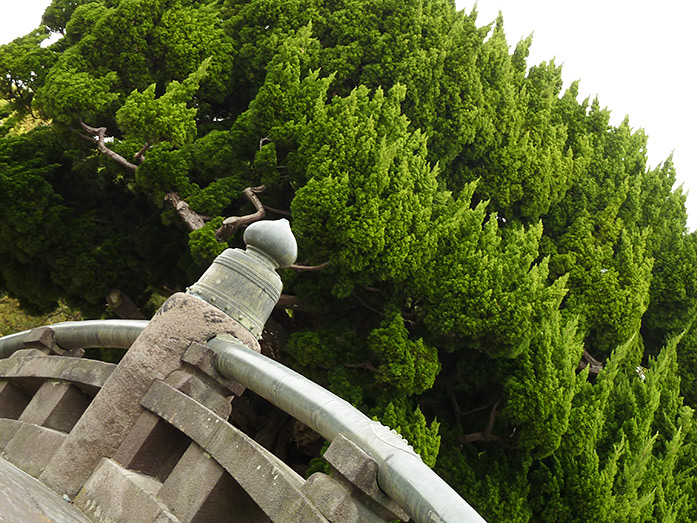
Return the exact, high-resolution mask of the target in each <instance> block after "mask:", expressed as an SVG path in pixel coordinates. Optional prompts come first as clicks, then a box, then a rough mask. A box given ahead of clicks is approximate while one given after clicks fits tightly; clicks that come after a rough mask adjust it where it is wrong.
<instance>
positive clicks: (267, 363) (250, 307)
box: [0, 220, 484, 523]
mask: <svg viewBox="0 0 697 523" xmlns="http://www.w3.org/2000/svg"><path fill="white" fill-rule="evenodd" d="M244 238H245V242H246V243H247V249H246V250H245V251H242V250H240V249H227V250H226V251H224V252H223V253H222V254H221V255H220V256H218V258H216V260H215V261H214V262H213V264H212V265H211V266H210V267H209V268H208V270H207V271H206V272H205V273H204V274H203V275H202V276H201V278H200V279H199V281H198V282H196V283H195V284H194V285H192V286H191V287H190V288H189V289H188V290H187V292H186V293H177V294H174V295H173V296H171V297H170V298H169V299H168V300H167V301H166V302H165V303H164V304H163V305H162V307H161V308H160V309H159V310H158V311H157V313H156V314H155V315H154V317H153V318H152V319H151V320H150V321H149V322H145V321H130V320H128V321H122V320H116V321H85V322H74V323H63V324H56V325H52V326H50V327H43V328H38V329H33V330H31V331H28V332H24V333H19V334H15V335H12V336H7V337H5V338H2V339H0V452H1V453H2V457H3V458H5V459H6V460H7V461H9V462H11V463H13V464H14V465H16V466H18V467H19V468H21V469H22V470H24V471H25V472H27V473H29V474H31V475H32V476H34V477H35V478H38V479H39V480H40V481H41V482H42V483H43V484H44V485H45V486H47V487H49V488H50V489H52V490H53V491H54V492H56V493H58V494H59V495H61V496H62V497H63V498H68V499H71V500H73V501H74V503H75V505H76V506H77V507H78V508H80V509H81V510H82V511H83V512H84V513H85V514H86V515H87V516H88V517H89V518H91V519H92V520H93V521H100V522H101V521H104V522H106V521H109V522H123V523H133V522H138V523H164V522H171V523H179V522H181V523H184V522H193V521H195V522H196V523H205V522H208V521H210V522H216V523H218V522H224V521H240V522H245V523H247V522H257V521H259V522H268V521H274V522H279V523H285V522H289V523H290V522H298V523H307V522H318V523H325V522H334V523H350V522H352V523H357V522H368V523H370V522H376V523H377V522H390V521H395V520H402V521H409V520H410V519H413V520H415V521H416V522H418V523H428V522H433V523H436V522H447V523H475V522H477V523H478V522H482V521H484V520H483V519H482V518H481V517H480V516H479V515H478V514H477V513H476V511H475V510H474V509H472V508H471V507H470V506H469V505H468V504H467V502H466V501H464V500H463V499H462V498H461V497H460V496H459V495H458V494H457V493H456V492H455V491H454V490H453V489H452V488H451V487H450V486H448V485H447V484H446V483H445V482H444V481H443V480H442V479H441V478H440V477H439V476H438V475H436V474H435V473H434V472H433V471H432V470H431V469H430V468H428V467H427V466H426V465H425V464H424V463H423V461H422V460H421V458H420V457H419V456H418V455H417V454H416V453H415V452H414V450H413V449H412V448H411V447H410V446H409V445H408V444H407V443H406V441H404V440H403V439H402V438H401V436H399V435H398V434H397V433H396V432H393V431H390V430H389V429H388V428H387V427H384V426H383V425H381V424H380V423H378V422H376V421H373V420H370V419H369V418H367V417H366V416H364V415H363V414H362V413H361V412H360V411H358V410H357V409H355V408H354V407H353V406H352V405H350V404H349V403H348V402H346V401H344V400H342V399H341V398H339V397H337V396H335V395H334V394H332V393H331V392H329V391H327V390H326V389H324V388H322V387H320V386H319V385H317V384H315V383H313V382H312V381H310V380H308V379H306V378H304V377H303V376H301V375H300V374H298V373H296V372H294V371H293V370H291V369H288V368H287V367H285V366H283V365H281V364H280V363H278V362H276V361H273V360H271V359H269V358H267V357H265V356H262V355H261V354H259V353H260V349H261V348H260V345H259V341H258V340H259V338H260V337H261V335H262V331H263V328H264V324H265V323H266V320H267V319H268V317H269V315H270V314H271V312H272V310H273V309H274V307H275V305H276V303H277V301H278V298H279V296H280V293H281V289H282V282H281V279H280V277H279V276H278V274H277V273H276V269H277V268H278V267H285V266H288V265H289V264H292V263H293V262H294V260H295V257H296V253H297V246H296V244H295V239H294V237H293V235H292V233H291V231H290V226H289V224H288V222H287V221H285V220H278V221H276V222H256V223H254V224H252V225H250V226H249V227H248V228H247V229H246V231H245V234H244ZM91 347H105V348H110V347H117V348H124V349H128V350H127V352H126V353H125V355H124V357H123V359H122V360H121V361H120V362H119V364H118V365H113V364H108V363H103V362H98V361H90V360H86V359H83V358H82V357H81V356H82V355H83V354H84V349H86V348H91ZM1 358H4V359H1ZM246 388H249V389H250V390H252V391H254V392H255V393H256V394H258V395H259V396H261V397H263V398H265V399H266V400H268V401H269V402H271V403H272V404H273V405H275V406H276V407H277V408H279V409H280V410H282V411H284V412H285V413H287V414H289V415H290V416H292V417H294V418H295V419H296V420H298V421H299V422H300V423H301V424H304V425H306V426H307V427H309V428H310V429H312V430H313V431H314V432H315V433H318V434H319V435H321V436H322V437H324V438H325V439H326V440H328V441H330V442H331V444H330V445H329V447H328V449H327V450H326V452H325V453H324V458H325V460H326V461H327V462H328V464H329V469H330V473H329V474H324V473H319V472H318V473H315V474H313V475H312V476H310V477H309V478H308V479H307V480H305V479H304V478H303V477H301V476H300V475H299V474H298V473H297V472H296V471H295V470H294V469H293V468H291V467H290V466H289V465H287V464H286V463H285V462H284V461H283V460H281V459H280V458H279V457H277V456H275V455H274V454H273V453H271V452H270V451H269V450H267V449H266V448H264V447H263V446H262V445H261V444H260V443H258V442H257V441H255V440H254V439H252V438H251V437H249V436H248V435H247V434H245V433H244V432H243V431H242V430H241V429H240V428H238V427H237V426H235V425H234V424H231V423H229V422H228V420H229V419H231V416H232V418H233V419H237V420H238V422H237V423H238V424H239V419H244V413H243V411H244V409H245V408H246V407H245V402H244V400H238V401H233V400H234V398H236V397H238V396H240V395H241V394H242V392H243V391H244V390H245V389H246ZM236 415H237V416H238V417H237V418H236V417H235V416H236ZM240 416H241V418H240Z"/></svg>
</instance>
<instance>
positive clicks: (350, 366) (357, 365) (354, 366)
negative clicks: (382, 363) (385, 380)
mask: <svg viewBox="0 0 697 523" xmlns="http://www.w3.org/2000/svg"><path fill="white" fill-rule="evenodd" d="M343 365H344V367H346V368H348V369H365V370H368V371H370V372H372V373H373V374H382V372H380V369H377V368H376V367H375V366H374V365H373V364H372V363H370V362H369V361H365V362H363V363H344V364H343Z"/></svg>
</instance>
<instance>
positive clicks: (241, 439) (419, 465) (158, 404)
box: [0, 320, 483, 522]
mask: <svg viewBox="0 0 697 523" xmlns="http://www.w3.org/2000/svg"><path fill="white" fill-rule="evenodd" d="M147 324H148V322H147V321H136V320H97V321H84V322H70V323H62V324H56V325H52V326H50V329H51V331H53V333H54V336H53V343H54V344H55V345H56V346H58V347H60V348H62V349H66V350H76V349H85V348H91V347H118V348H128V347H130V346H131V344H132V343H133V342H134V341H135V340H136V338H137V337H138V335H139V334H140V333H141V332H142V330H143V329H144V328H145V326H146V325H147ZM36 337H37V336H36V332H35V331H26V332H23V333H18V334H14V335H11V336H7V337H5V338H0V356H1V357H4V358H9V356H11V355H12V354H14V353H15V352H17V351H20V350H22V349H24V348H25V347H26V346H27V345H26V344H27V343H29V344H30V345H31V343H32V342H33V343H36V342H35V341H32V340H33V339H34V338H36ZM207 345H208V347H209V348H210V349H211V350H212V351H213V352H214V353H215V355H216V356H215V360H216V366H217V370H219V371H220V373H221V374H222V375H223V376H225V378H228V379H230V380H234V382H236V383H238V384H239V385H241V386H243V387H246V388H249V389H250V390H252V391H254V392H256V393H257V394H259V395H260V396H262V397H263V398H265V399H266V400H268V401H270V402H271V403H273V404H274V405H276V406H277V407H279V408H281V409H282V410H284V411H285V412H287V413H289V414H290V415H292V416H293V417H295V418H296V419H297V420H299V421H301V422H302V423H304V424H305V425H307V426H308V427H310V428H311V429H313V430H314V431H316V432H317V433H319V434H320V435H321V436H322V437H324V438H325V439H327V440H329V441H331V442H334V441H339V442H340V445H336V446H335V449H339V450H335V452H334V453H341V448H343V449H344V452H353V453H358V454H360V455H363V454H365V455H366V456H367V458H368V462H374V463H375V468H376V471H375V474H376V477H375V480H376V482H377V484H376V485H372V487H373V488H375V487H377V486H379V490H376V491H375V492H372V493H370V492H368V493H364V497H366V498H370V496H371V495H372V497H373V498H375V497H378V501H380V502H382V504H386V503H385V502H386V501H387V500H386V499H384V497H383V499H379V496H378V495H379V494H380V493H381V492H380V491H384V493H385V494H386V495H387V496H388V497H389V498H391V499H392V500H394V501H395V502H396V503H397V504H398V505H399V506H400V507H402V508H403V509H404V511H405V512H406V514H401V517H402V518H403V519H404V518H405V516H406V515H408V516H410V517H411V518H413V520H414V521H417V522H430V521H434V522H435V521H443V522H469V521H472V522H475V521H483V520H482V518H481V517H480V516H479V515H478V514H477V513H476V512H475V511H474V510H473V509H472V508H471V507H470V506H469V505H468V504H467V503H466V502H465V501H464V500H463V499H462V498H461V497H460V496H459V495H458V494H457V493H455V492H454V491H453V490H452V489H451V488H450V487H449V486H448V485H447V484H446V483H445V482H443V480H442V479H441V478H440V477H439V476H437V475H436V474H435V473H434V472H433V471H432V470H431V469H430V468H428V467H427V466H426V465H425V464H424V463H423V462H422V461H421V459H420V457H419V456H418V455H417V454H415V453H414V452H413V450H412V449H411V447H409V446H408V445H407V444H406V442H404V440H403V439H402V438H401V437H400V436H399V435H397V434H396V433H395V432H393V431H390V430H389V429H388V428H386V427H384V426H383V425H381V424H380V423H378V422H376V421H373V420H370V419H369V418H367V417H366V416H365V415H364V414H362V413H361V412H360V411H358V410H357V409H355V408H354V407H353V406H352V405H350V404H349V403H347V402H346V401H344V400H343V399H341V398H339V397H337V396H335V395H334V394H333V393H331V392H329V391H327V390H326V389H324V388H322V387H320V386H319V385H317V384H315V383H313V382H312V381H310V380H308V379H306V378H304V377H303V376H302V375H300V374H298V373H296V372H294V371H293V370H291V369H288V368H287V367H285V366H283V365H282V364H280V363H278V362H276V361H274V360H271V359H269V358H267V357H265V356H263V355H261V354H259V353H257V352H255V351H253V350H251V349H249V348H247V347H246V346H244V345H243V344H242V343H240V342H239V341H238V340H237V339H236V338H234V337H232V336H226V335H221V336H217V337H215V338H213V339H211V340H210V341H209V342H208V344H207ZM25 350H26V349H25ZM113 367H114V365H113V364H106V363H102V362H97V361H91V360H83V359H76V358H65V357H59V356H47V355H41V356H39V355H37V354H36V353H34V354H33V355H27V356H24V357H22V358H16V357H15V358H9V359H6V360H4V361H0V380H2V381H3V382H12V381H13V380H15V381H16V380H18V379H22V378H24V379H26V378H43V379H45V380H48V381H50V382H55V381H56V380H58V381H60V382H63V383H69V384H72V385H73V386H74V387H75V386H77V387H79V386H81V385H83V386H84V385H87V386H89V387H90V390H91V391H92V392H93V393H94V392H96V391H97V390H98V389H99V388H101V386H102V385H103V383H104V382H105V381H106V379H107V378H108V376H109V375H110V374H111V371H112V370H113ZM209 372H210V369H209ZM85 376H87V377H85ZM51 394H52V395H55V391H52V392H51ZM0 400H1V398H0ZM83 403H84V401H83ZM141 403H142V405H143V406H144V407H145V408H146V409H148V410H149V411H150V412H152V413H154V414H156V415H157V416H158V417H159V418H161V419H164V420H166V421H167V422H168V423H169V424H170V425H173V426H174V427H176V428H177V429H178V430H179V431H181V432H182V433H183V434H185V435H186V436H188V437H189V438H190V439H191V440H192V441H194V442H195V443H196V444H197V445H198V446H199V447H200V448H201V449H202V450H203V451H204V452H205V453H207V454H209V455H210V456H212V457H213V458H214V459H215V460H216V461H217V462H218V463H219V464H221V465H222V467H223V468H224V469H225V470H226V471H227V472H228V473H230V475H231V476H232V477H233V478H234V479H235V480H236V481H237V482H238V483H239V484H240V486H241V487H242V488H243V489H244V490H245V491H246V492H247V494H249V495H250V496H251V498H252V499H253V500H254V501H255V502H257V503H256V504H257V505H261V506H262V508H265V509H266V510H264V512H267V513H268V512H270V513H269V514H267V515H268V516H270V517H271V518H272V520H273V521H291V520H295V521H313V520H315V519H317V515H318V514H317V512H320V513H322V512H325V513H326V512H328V510H327V509H326V508H325V507H323V510H317V509H316V508H315V507H313V506H312V505H313V503H304V504H303V503H301V504H299V507H298V509H299V510H298V511H295V512H294V514H293V516H292V517H291V518H289V517H288V514H287V513H288V511H287V508H284V506H286V505H287V504H288V502H289V496H292V497H295V498H297V499H301V498H302V497H307V493H306V490H307V488H305V489H303V486H304V484H305V482H304V480H301V478H300V477H299V476H297V475H296V474H294V473H291V472H292V471H290V470H287V469H288V468H287V467H286V466H285V465H284V464H282V462H280V461H279V460H277V459H274V458H273V457H271V456H270V455H269V454H268V453H266V452H263V451H262V452H260V449H259V448H258V445H256V444H254V442H252V441H251V440H249V439H248V438H247V437H245V436H244V435H242V434H241V433H239V432H237V431H235V430H228V429H227V428H226V429H223V430H222V431H221V429H219V428H216V430H217V436H216V437H217V439H216V440H212V439H211V438H212V434H211V433H210V432H211V431H210V430H206V427H209V426H210V425H211V423H210V421H209V420H210V419H214V420H215V422H214V423H213V426H216V425H221V426H229V427H230V428H233V427H232V426H230V425H229V424H228V423H227V420H226V419H224V417H221V416H218V415H217V414H216V413H215V412H213V411H212V410H211V409H209V408H207V407H205V406H204V405H202V404H201V403H199V402H197V401H196V400H195V399H193V398H191V397H190V396H188V395H187V394H185V393H183V392H182V391H180V390H177V389H176V388H175V387H172V386H171V385H169V384H167V383H166V382H164V381H156V382H154V383H153V385H152V386H151V387H150V389H149V390H148V392H147V394H146V395H145V397H144V398H143V401H142V402H141ZM20 404H21V403H20ZM27 405H28V401H25V402H24V407H26V406H27ZM6 410H7V409H6ZM19 410H21V412H19ZM78 410H81V411H84V407H83V408H82V409H78ZM0 412H1V411H0ZM22 412H24V409H17V408H15V414H16V415H17V418H22V417H24V419H30V416H27V415H24V416H22ZM73 417H75V415H73ZM75 421H76V420H74V421H73V423H72V424H67V425H65V424H64V425H63V426H62V427H60V428H63V429H64V430H65V429H68V430H69V429H70V428H72V426H73V425H74V423H75ZM5 422H6V423H7V421H5ZM13 423H15V424H20V423H21V424H24V423H25V422H20V421H13ZM49 425H50V424H49ZM52 426H53V427H56V428H58V427H57V425H55V424H54V425H52ZM45 428H51V426H48V427H44V429H45ZM228 432H229V433H228ZM5 433H6V434H7V433H9V431H8V430H5ZM223 433H225V434H226V435H225V436H222V435H221V434H223ZM58 441H60V442H61V443H62V441H63V439H62V438H58V440H54V443H53V446H56V445H57V443H58ZM8 442H9V441H5V442H4V443H5V444H7V443H8ZM220 442H226V443H228V444H229V445H233V446H234V447H235V448H236V449H237V451H238V452H237V453H238V455H239V456H244V463H240V462H239V461H240V460H239V458H237V459H231V456H230V451H229V448H226V447H225V446H221V443H220ZM1 444H2V440H0V445H1ZM244 446H246V447H248V448H247V449H246V450H242V451H240V447H244ZM11 450H12V448H10V451H11ZM25 450H26V449H25ZM329 454H330V458H331V454H332V452H331V451H330V452H329ZM364 459H365V458H364ZM44 461H46V459H45V458H44V459H43V460H39V462H40V463H39V468H37V466H36V465H33V466H29V467H26V465H25V468H28V469H29V470H27V471H28V472H30V473H33V474H34V475H36V476H39V475H40V472H41V471H40V470H39V469H40V468H41V467H40V464H41V462H44ZM155 461H157V460H155ZM348 461H351V460H348ZM339 466H340V467H341V465H339ZM104 467H107V466H106V465H105V466H104ZM148 467H149V468H150V469H152V468H153V467H156V465H155V464H154V463H153V464H149V465H148V466H147V467H144V466H143V464H142V463H141V464H140V466H139V467H138V468H140V469H143V468H148ZM241 467H243V468H247V469H250V468H251V469H252V470H257V469H258V471H259V475H261V476H263V475H264V471H262V468H265V469H267V470H266V473H267V474H271V472H272V471H273V470H274V469H275V470H278V469H283V471H284V473H283V474H278V473H276V474H275V475H272V476H271V477H275V482H276V483H278V482H280V483H282V484H283V485H282V486H281V487H280V490H279V488H270V486H269V485H268V484H265V483H264V482H260V481H258V478H257V479H254V478H252V479H249V478H247V476H248V475H249V474H248V473H244V474H240V472H239V471H240V468H241ZM174 468H175V467H172V469H174ZM150 472H151V473H152V472H153V471H152V470H150ZM112 473H113V471H112ZM346 474H347V475H348V476H349V477H350V476H351V472H350V471H349V472H346ZM104 475H108V472H107V471H103V473H102V476H104ZM154 477H157V476H156V475H155V476H154ZM167 478H168V476H167V477H163V478H162V479H163V480H164V483H162V485H164V484H166V483H167ZM279 478H280V480H279ZM289 478H292V479H289ZM319 481H321V480H317V479H314V480H313V481H312V483H316V482H319ZM354 482H356V481H354ZM358 482H360V481H358ZM93 483H95V482H93ZM354 486H355V485H354ZM370 486H371V485H368V486H367V487H366V486H365V485H361V487H362V488H363V490H370ZM162 488H163V487H159V489H158V490H161V489H162ZM168 488H170V489H171V486H170V485H168ZM323 488H324V489H325V490H326V487H325V486H323ZM335 490H336V489H331V488H329V491H330V492H331V493H333V494H335V493H336V492H335ZM275 496H282V498H285V499H284V500H283V502H282V503H281V504H280V505H279V506H277V507H276V508H274V507H273V506H272V505H275V504H276V503H277V501H274V500H273V499H272V498H274V497H275ZM282 498H279V499H282ZM259 501H260V502H259ZM373 501H374V503H373V506H375V505H376V504H380V503H378V501H376V500H373ZM315 504H316V503H315ZM369 505H370V503H369ZM101 509H102V510H104V508H103V507H101ZM344 510H346V509H344ZM358 510H360V509H358ZM88 512H89V511H88ZM377 512H380V511H379V510H378V511H377ZM382 512H383V514H384V516H386V517H395V516H397V517H400V514H399V511H398V510H395V507H392V510H389V509H383V511H382ZM395 512H397V513H396V514H395ZM313 516H314V517H313ZM365 518H366V515H365V514H363V519H360V520H365ZM371 519H374V518H371ZM320 520H325V519H324V516H322V519H320ZM330 520H331V519H330Z"/></svg>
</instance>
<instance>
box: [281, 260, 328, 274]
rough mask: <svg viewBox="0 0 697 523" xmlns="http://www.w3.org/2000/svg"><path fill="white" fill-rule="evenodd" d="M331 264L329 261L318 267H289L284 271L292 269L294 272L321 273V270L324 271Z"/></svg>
mask: <svg viewBox="0 0 697 523" xmlns="http://www.w3.org/2000/svg"><path fill="white" fill-rule="evenodd" d="M331 264H332V262H331V261H330V260H327V261H326V262H324V263H320V264H319V265H295V264H293V265H289V266H288V267H286V269H293V270H295V271H305V272H310V271H321V270H322V269H326V268H327V267H329V266H330V265H331Z"/></svg>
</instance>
